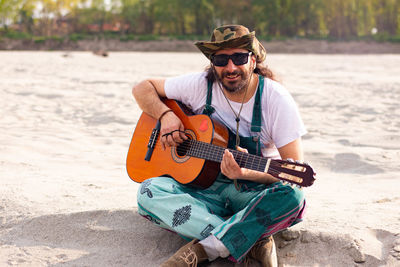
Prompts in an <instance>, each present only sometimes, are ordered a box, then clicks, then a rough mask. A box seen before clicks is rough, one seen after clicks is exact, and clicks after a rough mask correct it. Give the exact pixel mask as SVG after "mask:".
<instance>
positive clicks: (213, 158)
mask: <svg viewBox="0 0 400 267" xmlns="http://www.w3.org/2000/svg"><path fill="white" fill-rule="evenodd" d="M197 142H199V141H197ZM199 143H200V144H201V143H202V142H199ZM204 144H206V145H210V144H208V143H204ZM192 147H194V146H190V148H189V150H190V149H191V148H192ZM216 148H218V149H219V148H220V147H218V146H216ZM222 149H224V148H222ZM229 150H230V151H231V152H239V153H240V154H241V155H246V156H247V154H246V153H244V152H240V151H236V150H231V149H229ZM192 152H200V151H199V150H197V151H192ZM217 152H218V151H217ZM203 155H204V153H201V152H200V153H198V155H196V154H194V153H193V154H191V155H190V156H193V157H196V156H197V157H201V158H202V157H204V156H203ZM248 155H249V156H250V157H253V159H254V158H259V159H260V162H259V164H258V165H254V164H250V166H249V169H253V170H258V171H261V172H264V169H263V168H260V164H261V163H262V161H265V160H267V159H266V158H262V157H258V156H256V155H253V154H248ZM206 156H208V158H207V159H209V160H216V161H218V162H221V160H222V157H221V156H218V155H215V154H209V153H207V155H206ZM244 163H245V164H246V162H244ZM239 165H240V164H239ZM271 165H275V166H281V165H280V164H279V163H276V162H271ZM256 166H257V167H256ZM264 166H265V164H264ZM245 167H247V166H245ZM268 173H270V174H272V175H275V176H278V175H279V174H280V173H281V171H278V170H275V169H274V168H272V167H270V168H269V169H268ZM279 179H281V180H284V181H287V182H289V183H295V184H299V183H298V182H296V181H292V180H289V179H285V178H282V177H279ZM300 185H301V184H300Z"/></svg>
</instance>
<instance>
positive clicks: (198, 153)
mask: <svg viewBox="0 0 400 267" xmlns="http://www.w3.org/2000/svg"><path fill="white" fill-rule="evenodd" d="M187 143H188V142H185V143H183V144H181V145H179V146H178V149H179V148H182V150H184V151H187V152H189V153H190V154H191V155H193V156H201V157H203V156H204V157H207V158H210V159H215V160H222V157H221V156H220V155H219V154H222V150H224V149H225V148H223V147H219V146H216V145H213V144H208V143H204V142H201V141H197V140H194V142H193V140H191V141H190V143H189V144H187ZM196 144H200V145H203V148H204V145H205V146H206V147H205V148H208V150H204V149H203V150H201V151H200V150H193V149H192V148H194V147H195V146H196ZM210 148H211V150H212V151H210ZM229 150H230V151H231V152H232V153H233V154H236V157H239V155H246V157H247V158H251V160H252V162H254V160H255V159H259V161H260V162H259V163H258V164H256V165H254V164H252V163H249V161H248V160H245V161H244V162H243V164H244V165H247V166H249V165H250V166H251V167H255V166H259V165H260V164H261V163H263V162H261V161H262V160H268V159H267V158H263V157H260V156H256V155H253V154H248V153H245V152H241V151H237V150H231V149H229ZM215 152H216V153H217V154H216V155H215ZM218 153H219V154H218ZM234 156H235V155H234ZM237 160H238V161H239V163H240V161H241V159H240V158H238V159H237ZM271 166H277V167H280V166H281V164H280V163H277V162H274V161H272V162H271ZM258 169H259V168H258Z"/></svg>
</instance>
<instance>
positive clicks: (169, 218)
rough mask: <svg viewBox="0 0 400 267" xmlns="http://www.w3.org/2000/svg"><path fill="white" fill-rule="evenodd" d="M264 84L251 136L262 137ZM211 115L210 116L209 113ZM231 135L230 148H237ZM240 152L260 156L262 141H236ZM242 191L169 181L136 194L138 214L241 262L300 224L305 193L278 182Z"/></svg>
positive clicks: (156, 181)
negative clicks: (213, 241) (263, 242)
mask: <svg viewBox="0 0 400 267" xmlns="http://www.w3.org/2000/svg"><path fill="white" fill-rule="evenodd" d="M263 84H264V79H263V77H261V76H260V77H259V86H258V88H257V92H256V96H255V102H254V107H253V118H252V124H251V127H252V129H251V130H252V132H260V131H261V95H262V90H263V87H264V86H263ZM211 98H212V84H211V83H209V84H208V93H207V103H206V107H205V110H204V113H205V114H211V113H212V112H213V107H212V106H211ZM210 112H211V113H210ZM235 143H236V142H235V136H234V134H232V133H231V134H230V138H229V144H228V146H229V147H230V148H234V147H235ZM240 146H241V147H244V148H246V149H247V150H248V151H249V153H252V154H257V155H261V146H260V137H259V136H253V137H240ZM239 184H240V190H237V189H236V187H235V185H234V182H233V181H232V180H230V179H228V178H226V177H224V176H223V175H220V176H219V177H218V178H217V180H216V181H215V182H214V183H213V184H212V185H211V186H210V187H209V188H207V189H204V190H199V189H196V188H193V187H191V186H187V185H182V184H179V183H178V182H176V181H175V180H173V179H172V178H168V177H155V178H151V179H148V180H146V181H144V182H143V183H142V184H141V186H140V188H139V192H138V194H137V198H138V212H139V214H141V215H142V216H144V217H145V218H147V219H149V220H150V221H152V222H153V223H155V224H157V225H159V226H160V227H163V228H166V229H168V230H171V231H174V232H176V233H178V234H179V235H181V236H182V237H183V238H185V239H188V240H190V239H193V238H197V239H200V240H201V239H204V238H206V237H207V236H209V235H210V234H212V235H214V236H215V237H216V238H218V239H219V240H221V242H222V243H223V244H224V245H225V246H226V248H227V249H228V250H229V252H230V253H231V257H230V259H231V260H232V261H238V262H240V261H242V260H243V259H244V257H245V256H246V254H247V253H248V251H249V250H250V249H251V247H252V246H253V245H254V244H255V243H256V242H257V240H259V239H260V238H263V237H266V236H269V235H272V234H274V233H276V232H278V231H281V230H283V229H286V228H287V227H289V226H291V225H294V224H296V223H298V222H300V221H301V220H302V215H303V211H304V207H305V200H304V195H303V192H302V191H301V190H299V189H297V188H292V187H291V186H288V185H283V184H282V183H280V182H277V183H273V184H269V185H265V184H259V183H255V182H249V181H244V180H240V181H239Z"/></svg>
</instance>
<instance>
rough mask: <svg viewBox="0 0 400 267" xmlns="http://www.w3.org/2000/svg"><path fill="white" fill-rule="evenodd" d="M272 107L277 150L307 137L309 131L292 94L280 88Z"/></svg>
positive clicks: (272, 125) (273, 133)
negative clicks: (302, 137) (304, 136)
mask: <svg viewBox="0 0 400 267" xmlns="http://www.w3.org/2000/svg"><path fill="white" fill-rule="evenodd" d="M275 94H276V96H275V97H274V100H273V101H272V105H271V107H270V108H271V109H270V112H271V117H270V119H271V125H270V126H271V130H270V132H271V137H272V139H273V142H274V143H275V146H276V147H277V148H280V147H283V146H285V145H287V144H289V143H290V142H293V141H294V140H296V139H298V138H299V137H301V136H303V135H305V134H306V133H307V130H306V128H305V126H304V123H303V121H302V119H301V117H300V112H299V110H298V107H297V105H296V102H295V101H294V99H293V97H292V96H291V95H290V93H289V92H288V91H287V90H286V89H285V88H284V87H283V86H280V88H279V90H277V91H276V92H275Z"/></svg>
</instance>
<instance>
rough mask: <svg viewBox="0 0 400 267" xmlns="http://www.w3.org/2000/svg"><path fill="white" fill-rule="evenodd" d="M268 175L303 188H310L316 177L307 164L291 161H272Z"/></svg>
mask: <svg viewBox="0 0 400 267" xmlns="http://www.w3.org/2000/svg"><path fill="white" fill-rule="evenodd" d="M268 173H270V174H272V175H273V176H274V177H276V178H278V179H280V180H283V181H286V182H288V183H291V184H296V185H299V186H304V187H306V186H311V185H312V184H313V183H314V181H315V175H316V173H315V172H314V170H313V168H312V167H311V166H310V165H309V164H307V163H304V162H299V161H294V160H292V159H287V160H272V162H271V164H270V166H269V170H268Z"/></svg>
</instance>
